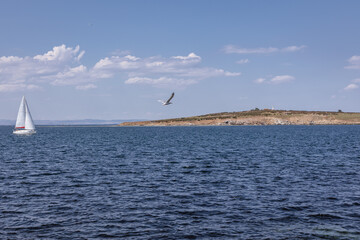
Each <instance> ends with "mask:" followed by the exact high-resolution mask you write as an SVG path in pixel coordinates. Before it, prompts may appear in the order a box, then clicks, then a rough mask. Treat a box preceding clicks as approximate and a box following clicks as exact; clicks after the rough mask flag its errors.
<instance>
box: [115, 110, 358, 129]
mask: <svg viewBox="0 0 360 240" xmlns="http://www.w3.org/2000/svg"><path fill="white" fill-rule="evenodd" d="M357 124H360V113H356V112H342V111H341V110H339V111H337V112H326V111H293V110H271V109H262V110H260V109H253V110H249V111H241V112H222V113H212V114H206V115H200V116H194V117H183V118H173V119H162V120H153V121H138V122H123V123H121V124H119V125H118V126H231V125H357Z"/></svg>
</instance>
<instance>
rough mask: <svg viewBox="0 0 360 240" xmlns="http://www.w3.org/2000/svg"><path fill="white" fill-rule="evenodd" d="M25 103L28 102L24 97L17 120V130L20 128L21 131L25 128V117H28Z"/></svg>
mask: <svg viewBox="0 0 360 240" xmlns="http://www.w3.org/2000/svg"><path fill="white" fill-rule="evenodd" d="M25 101H26V100H25V97H22V99H21V103H20V107H19V112H18V115H17V119H16V124H15V128H20V129H21V128H25V116H26V112H25Z"/></svg>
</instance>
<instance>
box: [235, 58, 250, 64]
mask: <svg viewBox="0 0 360 240" xmlns="http://www.w3.org/2000/svg"><path fill="white" fill-rule="evenodd" d="M248 62H249V59H240V60H239V61H237V62H236V63H237V64H245V63H248Z"/></svg>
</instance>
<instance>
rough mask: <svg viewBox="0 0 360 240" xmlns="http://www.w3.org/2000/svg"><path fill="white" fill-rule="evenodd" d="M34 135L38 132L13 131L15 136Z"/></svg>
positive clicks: (28, 130) (30, 130)
mask: <svg viewBox="0 0 360 240" xmlns="http://www.w3.org/2000/svg"><path fill="white" fill-rule="evenodd" d="M34 133H36V131H35V130H32V129H19V130H14V131H13V134H16V135H31V134H34Z"/></svg>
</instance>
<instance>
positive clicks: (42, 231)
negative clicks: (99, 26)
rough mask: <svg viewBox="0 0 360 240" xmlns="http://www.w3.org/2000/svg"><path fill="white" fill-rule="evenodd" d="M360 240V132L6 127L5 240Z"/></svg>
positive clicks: (2, 135)
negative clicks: (27, 132)
mask: <svg viewBox="0 0 360 240" xmlns="http://www.w3.org/2000/svg"><path fill="white" fill-rule="evenodd" d="M107 238H115V239H360V126H231V127H230V126H229V127H39V128H38V129H37V134H35V135H32V136H15V135H12V128H11V127H0V239H107Z"/></svg>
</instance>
